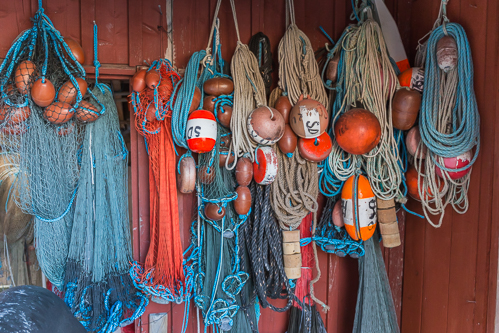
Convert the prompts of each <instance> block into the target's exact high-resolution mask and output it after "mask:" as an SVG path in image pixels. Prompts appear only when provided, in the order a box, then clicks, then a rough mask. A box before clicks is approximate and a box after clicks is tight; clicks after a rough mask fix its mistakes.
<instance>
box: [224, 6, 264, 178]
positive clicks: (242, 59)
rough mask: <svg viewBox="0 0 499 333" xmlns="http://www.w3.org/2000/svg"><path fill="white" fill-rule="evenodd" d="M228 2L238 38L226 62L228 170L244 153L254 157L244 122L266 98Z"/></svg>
mask: <svg viewBox="0 0 499 333" xmlns="http://www.w3.org/2000/svg"><path fill="white" fill-rule="evenodd" d="M230 4H231V7H232V14H233V16H234V24H235V26H236V33H237V39H238V41H237V47H236V50H235V51H234V55H233V56H232V61H231V63H230V69H231V72H232V79H233V80H234V105H233V107H232V118H231V120H230V129H231V131H232V142H231V144H230V147H229V154H231V153H234V163H233V164H232V165H229V159H227V160H226V162H225V167H226V168H227V169H229V170H232V169H233V168H234V167H235V166H236V163H237V160H238V158H239V157H242V156H243V155H245V154H246V155H248V156H249V157H250V158H251V161H254V159H255V158H254V155H255V148H256V147H257V144H256V143H255V142H254V141H253V140H252V139H251V136H250V134H249V133H248V130H247V127H246V126H247V125H246V122H247V119H248V116H249V114H250V113H251V112H252V111H253V110H254V109H256V108H257V107H259V106H266V105H267V101H266V98H265V83H264V82H263V78H262V76H261V74H260V70H259V67H258V60H257V59H256V57H255V55H254V54H253V52H251V51H250V49H249V47H248V45H246V44H243V43H242V42H241V40H240V37H239V28H238V23H237V16H236V8H235V5H234V0H231V1H230Z"/></svg>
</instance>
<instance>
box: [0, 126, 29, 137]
mask: <svg viewBox="0 0 499 333" xmlns="http://www.w3.org/2000/svg"><path fill="white" fill-rule="evenodd" d="M27 130H28V129H27V127H26V126H24V125H22V124H16V125H14V124H12V125H9V124H8V125H7V126H4V127H2V128H1V129H0V131H1V132H2V133H3V134H7V135H23V134H24V133H26V131H27Z"/></svg>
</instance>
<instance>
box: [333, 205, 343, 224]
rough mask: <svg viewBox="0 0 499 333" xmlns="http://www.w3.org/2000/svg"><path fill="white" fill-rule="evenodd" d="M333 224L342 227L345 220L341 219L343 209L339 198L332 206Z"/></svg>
mask: <svg viewBox="0 0 499 333" xmlns="http://www.w3.org/2000/svg"><path fill="white" fill-rule="evenodd" d="M332 215H333V216H332V218H333V224H334V225H335V226H337V227H340V228H341V227H344V226H345V221H343V209H342V208H341V200H338V201H336V203H335V204H334V208H333V214H332Z"/></svg>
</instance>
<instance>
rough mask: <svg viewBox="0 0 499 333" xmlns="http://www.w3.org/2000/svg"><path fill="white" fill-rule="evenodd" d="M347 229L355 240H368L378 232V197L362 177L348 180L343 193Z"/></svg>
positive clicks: (354, 176) (367, 181)
mask: <svg viewBox="0 0 499 333" xmlns="http://www.w3.org/2000/svg"><path fill="white" fill-rule="evenodd" d="M341 205H342V209H343V221H344V223H345V229H346V230H347V232H348V234H349V235H350V237H352V238H353V239H354V240H360V239H362V240H364V241H366V240H368V239H369V238H371V237H372V235H373V234H374V231H375V230H376V219H377V214H376V196H375V195H374V193H373V190H372V189H371V185H369V180H367V178H366V177H364V176H362V175H353V176H351V177H350V178H348V179H347V181H346V182H345V184H344V185H343V190H342V191H341Z"/></svg>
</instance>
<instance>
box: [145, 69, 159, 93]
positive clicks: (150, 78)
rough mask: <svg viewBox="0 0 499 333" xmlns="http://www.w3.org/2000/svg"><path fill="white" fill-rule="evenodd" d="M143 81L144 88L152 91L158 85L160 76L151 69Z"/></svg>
mask: <svg viewBox="0 0 499 333" xmlns="http://www.w3.org/2000/svg"><path fill="white" fill-rule="evenodd" d="M145 80H146V86H147V87H148V88H149V89H154V88H156V87H157V86H158V85H159V82H160V80H161V76H160V75H159V73H158V71H157V70H155V69H151V70H150V71H149V72H147V74H146V78H145Z"/></svg>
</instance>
